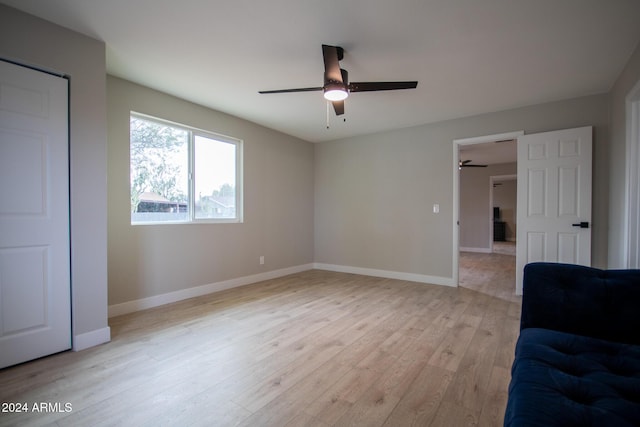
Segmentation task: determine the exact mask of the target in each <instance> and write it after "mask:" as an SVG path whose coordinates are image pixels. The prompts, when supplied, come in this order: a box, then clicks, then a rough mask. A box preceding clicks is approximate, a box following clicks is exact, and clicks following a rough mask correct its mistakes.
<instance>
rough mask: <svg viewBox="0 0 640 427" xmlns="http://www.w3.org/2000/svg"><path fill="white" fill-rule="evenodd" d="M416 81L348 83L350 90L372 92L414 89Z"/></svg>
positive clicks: (416, 84)
mask: <svg viewBox="0 0 640 427" xmlns="http://www.w3.org/2000/svg"><path fill="white" fill-rule="evenodd" d="M416 87H418V82H417V81H411V82H352V83H350V84H349V90H350V91H351V92H372V91H378V90H398V89H415V88H416Z"/></svg>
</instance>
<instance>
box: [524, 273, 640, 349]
mask: <svg viewBox="0 0 640 427" xmlns="http://www.w3.org/2000/svg"><path fill="white" fill-rule="evenodd" d="M525 328H545V329H553V330H557V331H562V332H569V333H573V334H578V335H584V336H591V337H594V338H601V339H605V340H609V341H618V342H625V343H631V344H640V270H599V269H597V268H591V267H583V266H578V265H570V264H554V263H531V264H528V265H526V266H525V269H524V281H523V298H522V317H521V320H520V329H521V330H522V329H525Z"/></svg>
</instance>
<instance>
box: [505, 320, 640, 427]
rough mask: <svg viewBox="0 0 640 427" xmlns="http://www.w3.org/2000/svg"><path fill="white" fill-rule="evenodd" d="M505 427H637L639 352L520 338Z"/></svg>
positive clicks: (559, 338) (534, 332) (556, 335)
mask: <svg viewBox="0 0 640 427" xmlns="http://www.w3.org/2000/svg"><path fill="white" fill-rule="evenodd" d="M504 425H505V426H514V427H515V426H518V427H523V426H546V427H548V426H563V427H568V426H620V427H622V426H640V346H637V345H630V344H621V343H615V342H610V341H605V340H600V339H597V338H590V337H585V336H580V335H573V334H568V333H565V332H558V331H553V330H548V329H540V328H528V329H525V330H522V331H521V332H520V337H519V338H518V343H517V345H516V357H515V361H514V364H513V367H512V379H511V384H510V386H509V402H508V404H507V410H506V413H505V422H504Z"/></svg>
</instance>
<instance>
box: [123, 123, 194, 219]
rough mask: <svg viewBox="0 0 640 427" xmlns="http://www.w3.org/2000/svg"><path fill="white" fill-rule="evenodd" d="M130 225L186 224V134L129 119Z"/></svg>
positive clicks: (187, 133) (187, 144)
mask: <svg viewBox="0 0 640 427" xmlns="http://www.w3.org/2000/svg"><path fill="white" fill-rule="evenodd" d="M130 132H131V135H130V140H131V170H130V172H131V222H132V223H139V222H158V221H188V219H189V213H188V194H189V190H188V188H189V187H188V185H189V184H188V170H189V169H188V159H189V154H188V146H189V132H188V131H186V130H184V129H179V128H174V127H172V126H169V125H167V124H163V123H158V122H153V121H149V120H144V119H141V118H139V117H133V116H132V117H131V120H130Z"/></svg>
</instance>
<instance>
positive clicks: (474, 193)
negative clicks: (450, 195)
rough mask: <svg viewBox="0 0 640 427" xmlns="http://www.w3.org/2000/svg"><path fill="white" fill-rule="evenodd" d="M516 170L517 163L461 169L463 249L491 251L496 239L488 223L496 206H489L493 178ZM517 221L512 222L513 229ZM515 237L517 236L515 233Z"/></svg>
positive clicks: (461, 236) (461, 241)
mask: <svg viewBox="0 0 640 427" xmlns="http://www.w3.org/2000/svg"><path fill="white" fill-rule="evenodd" d="M517 172H518V171H517V164H516V163H503V164H497V165H489V166H487V167H486V168H462V170H460V248H466V249H475V250H486V251H489V249H490V244H491V241H492V240H493V236H491V235H490V231H491V230H490V224H489V222H490V221H491V219H492V208H493V207H492V206H490V205H489V201H490V196H491V195H490V189H491V177H492V176H497V175H515V174H516V173H517ZM514 182H515V181H514ZM514 204H515V201H514ZM494 206H498V205H497V204H494ZM512 212H513V210H512ZM514 222H515V221H513V220H512V221H511V230H512V231H513V226H514ZM512 238H513V239H515V235H513V236H512Z"/></svg>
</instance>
